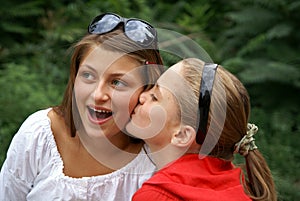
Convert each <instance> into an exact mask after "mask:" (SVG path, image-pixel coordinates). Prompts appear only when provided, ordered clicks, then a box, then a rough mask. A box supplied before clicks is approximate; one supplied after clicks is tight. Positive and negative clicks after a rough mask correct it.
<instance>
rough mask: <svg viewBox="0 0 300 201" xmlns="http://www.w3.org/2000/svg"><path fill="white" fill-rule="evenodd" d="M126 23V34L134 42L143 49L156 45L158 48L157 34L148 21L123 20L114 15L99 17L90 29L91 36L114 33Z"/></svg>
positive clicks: (91, 24) (108, 14) (106, 14)
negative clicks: (120, 25) (121, 24)
mask: <svg viewBox="0 0 300 201" xmlns="http://www.w3.org/2000/svg"><path fill="white" fill-rule="evenodd" d="M121 22H122V23H124V33H125V35H126V36H127V37H128V38H129V39H130V40H132V41H134V42H136V43H137V44H139V45H141V46H143V47H149V46H151V45H152V44H153V43H155V44H154V45H155V47H157V44H156V42H157V38H156V37H157V33H156V30H155V29H154V27H153V26H152V25H151V24H149V23H148V22H146V21H143V20H140V19H135V18H128V19H127V18H123V17H121V16H119V15H117V14H114V13H105V14H102V15H98V16H97V17H95V18H94V19H93V21H92V22H91V23H90V25H89V27H88V32H89V33H90V34H105V33H108V32H111V31H113V30H114V29H115V28H116V27H117V26H118V25H119V24H120V23H121Z"/></svg>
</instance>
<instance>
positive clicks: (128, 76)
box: [79, 64, 134, 79]
mask: <svg viewBox="0 0 300 201" xmlns="http://www.w3.org/2000/svg"><path fill="white" fill-rule="evenodd" d="M81 66H82V67H86V68H88V69H90V70H92V71H94V72H97V70H96V69H95V68H93V67H92V66H90V65H88V64H83V65H80V66H79V68H80V67H81ZM104 72H105V71H104ZM110 75H111V76H113V77H124V78H126V77H127V78H128V79H131V78H134V76H132V75H130V73H127V72H126V73H111V74H110Z"/></svg>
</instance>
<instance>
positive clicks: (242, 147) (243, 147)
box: [234, 123, 258, 156]
mask: <svg viewBox="0 0 300 201" xmlns="http://www.w3.org/2000/svg"><path fill="white" fill-rule="evenodd" d="M257 131H258V127H257V126H256V125H255V124H250V123H248V125H247V134H246V135H245V136H244V137H243V138H242V139H241V140H240V141H239V142H238V143H236V144H235V150H234V153H239V154H241V155H242V156H247V155H248V152H249V150H250V151H252V150H255V149H257V146H256V145H255V139H254V137H253V136H254V135H255V134H256V133H257Z"/></svg>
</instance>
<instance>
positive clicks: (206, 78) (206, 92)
mask: <svg viewBox="0 0 300 201" xmlns="http://www.w3.org/2000/svg"><path fill="white" fill-rule="evenodd" d="M217 68H218V64H213V63H205V64H204V68H203V72H202V79H201V85H200V95H199V103H198V104H199V113H200V114H199V115H200V120H199V122H200V124H199V128H198V132H197V135H196V142H197V143H198V144H203V142H204V139H205V136H206V133H207V122H208V114H209V107H210V101H211V93H212V89H213V84H214V80H215V74H216V72H217Z"/></svg>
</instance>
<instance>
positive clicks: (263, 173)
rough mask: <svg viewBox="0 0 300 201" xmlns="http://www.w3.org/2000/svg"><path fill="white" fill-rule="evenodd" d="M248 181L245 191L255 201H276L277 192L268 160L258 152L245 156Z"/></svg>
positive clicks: (253, 151) (250, 152)
mask: <svg viewBox="0 0 300 201" xmlns="http://www.w3.org/2000/svg"><path fill="white" fill-rule="evenodd" d="M245 160H246V170H247V178H248V179H247V180H246V186H245V191H246V193H247V194H248V195H249V196H250V197H251V198H252V199H253V200H255V201H263V200H268V201H276V200H277V192H276V189H275V184H274V181H273V177H272V174H271V170H270V168H269V167H268V165H267V163H266V160H265V159H264V157H263V156H262V154H261V153H260V152H259V151H258V150H257V149H255V150H252V151H249V152H248V154H247V155H246V156H245Z"/></svg>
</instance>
